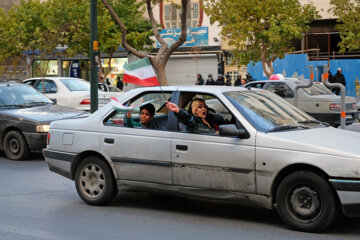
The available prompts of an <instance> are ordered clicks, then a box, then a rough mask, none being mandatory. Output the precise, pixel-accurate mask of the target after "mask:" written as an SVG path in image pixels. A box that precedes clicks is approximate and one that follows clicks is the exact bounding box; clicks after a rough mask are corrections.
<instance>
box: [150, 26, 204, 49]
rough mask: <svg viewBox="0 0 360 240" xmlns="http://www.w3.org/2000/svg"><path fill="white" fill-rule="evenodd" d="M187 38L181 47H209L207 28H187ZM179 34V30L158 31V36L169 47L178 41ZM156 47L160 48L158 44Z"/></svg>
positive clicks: (157, 43)
mask: <svg viewBox="0 0 360 240" xmlns="http://www.w3.org/2000/svg"><path fill="white" fill-rule="evenodd" d="M186 31H187V36H186V40H185V42H184V43H183V44H182V45H181V47H194V46H208V45H209V30H208V27H195V28H187V30H186ZM180 34H181V29H180V28H173V29H163V30H161V31H160V36H161V37H162V38H163V39H164V41H165V42H166V43H167V44H168V45H169V46H171V45H172V44H173V43H175V42H176V40H178V39H179V37H180ZM156 46H157V47H160V44H159V42H156Z"/></svg>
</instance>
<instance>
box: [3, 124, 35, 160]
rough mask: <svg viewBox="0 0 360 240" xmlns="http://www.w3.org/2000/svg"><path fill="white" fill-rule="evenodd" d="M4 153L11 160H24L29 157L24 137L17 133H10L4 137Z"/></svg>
mask: <svg viewBox="0 0 360 240" xmlns="http://www.w3.org/2000/svg"><path fill="white" fill-rule="evenodd" d="M4 152H5V155H6V157H7V158H9V159H11V160H24V159H26V158H27V157H28V156H29V147H28V145H27V142H26V140H25V137H24V136H23V135H22V134H21V133H20V132H18V131H10V132H8V133H7V134H6V135H5V137H4Z"/></svg>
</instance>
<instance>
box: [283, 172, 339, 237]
mask: <svg viewBox="0 0 360 240" xmlns="http://www.w3.org/2000/svg"><path fill="white" fill-rule="evenodd" d="M276 202H277V209H278V212H279V215H280V217H281V219H282V220H283V221H284V222H285V223H286V224H287V225H289V226H290V227H291V228H294V229H296V230H300V231H306V232H318V231H321V230H324V229H325V228H327V227H328V226H330V225H331V224H332V223H333V222H334V221H335V218H336V211H337V210H336V208H337V204H336V197H335V194H334V191H333V189H332V188H331V186H330V185H329V183H328V181H326V180H325V179H324V178H323V177H321V176H319V175H317V174H315V173H313V172H308V171H299V172H294V173H292V174H290V175H288V176H287V177H286V178H285V179H284V180H283V181H282V182H281V183H280V185H279V188H278V190H277V192H276Z"/></svg>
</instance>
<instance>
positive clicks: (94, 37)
mask: <svg viewBox="0 0 360 240" xmlns="http://www.w3.org/2000/svg"><path fill="white" fill-rule="evenodd" d="M98 51H99V42H98V29H97V0H90V111H91V113H93V112H95V111H96V110H97V109H98V74H97V72H98V67H97V66H98V62H99V60H100V59H98V57H97V52H98Z"/></svg>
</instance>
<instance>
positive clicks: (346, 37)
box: [329, 0, 360, 52]
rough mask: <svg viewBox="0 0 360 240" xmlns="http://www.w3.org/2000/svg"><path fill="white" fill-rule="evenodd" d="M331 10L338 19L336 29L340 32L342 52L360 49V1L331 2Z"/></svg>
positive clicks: (333, 0)
mask: <svg viewBox="0 0 360 240" xmlns="http://www.w3.org/2000/svg"><path fill="white" fill-rule="evenodd" d="M330 4H331V5H332V7H331V8H330V9H329V11H331V12H332V13H333V14H334V15H335V16H337V17H338V20H337V22H338V23H339V24H337V25H336V29H338V30H339V32H340V37H341V42H340V43H339V45H338V46H339V47H340V52H345V51H347V50H348V51H352V50H359V49H360V25H359V24H358V22H359V20H360V0H353V1H350V0H331V1H330Z"/></svg>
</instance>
